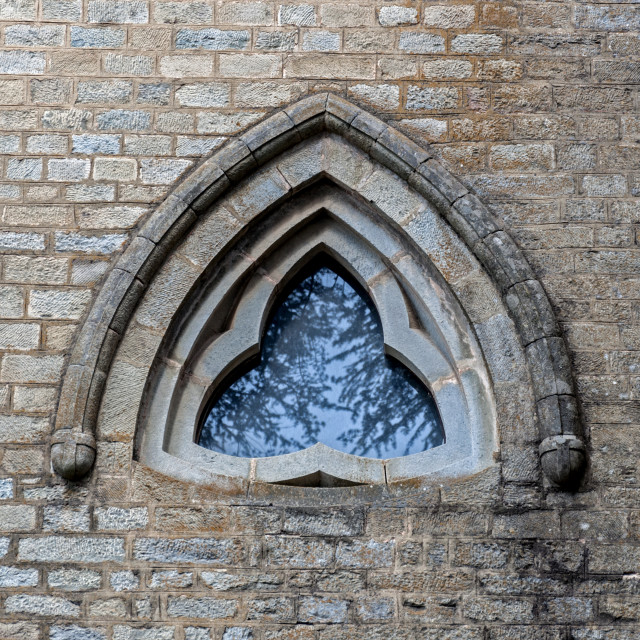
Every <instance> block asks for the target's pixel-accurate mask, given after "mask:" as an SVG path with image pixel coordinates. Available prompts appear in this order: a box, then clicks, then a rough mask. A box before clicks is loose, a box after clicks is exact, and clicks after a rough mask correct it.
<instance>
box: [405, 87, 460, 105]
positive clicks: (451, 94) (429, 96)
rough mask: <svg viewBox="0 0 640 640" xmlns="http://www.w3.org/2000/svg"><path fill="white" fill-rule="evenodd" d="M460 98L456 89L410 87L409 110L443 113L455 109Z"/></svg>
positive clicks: (408, 91) (408, 93)
mask: <svg viewBox="0 0 640 640" xmlns="http://www.w3.org/2000/svg"><path fill="white" fill-rule="evenodd" d="M459 100H460V96H459V93H458V89H457V88H456V87H445V88H433V87H425V88H422V87H419V86H417V85H409V87H408V89H407V109H410V110H412V111H413V110H428V111H436V110H437V111H442V110H444V109H455V108H456V107H457V106H458V102H459Z"/></svg>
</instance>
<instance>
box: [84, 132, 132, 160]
mask: <svg viewBox="0 0 640 640" xmlns="http://www.w3.org/2000/svg"><path fill="white" fill-rule="evenodd" d="M71 139H72V148H71V152H72V153H80V154H84V155H94V154H102V155H118V154H119V153H120V142H121V140H122V136H121V135H110V134H104V135H101V134H91V133H86V134H79V135H74V136H72V138H71Z"/></svg>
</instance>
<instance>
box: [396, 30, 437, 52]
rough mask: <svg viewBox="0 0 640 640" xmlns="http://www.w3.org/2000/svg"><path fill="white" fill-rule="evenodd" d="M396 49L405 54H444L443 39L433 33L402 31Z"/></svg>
mask: <svg viewBox="0 0 640 640" xmlns="http://www.w3.org/2000/svg"><path fill="white" fill-rule="evenodd" d="M398 48H399V49H400V50H401V51H405V52H406V53H444V49H445V46H444V38H443V37H442V36H441V35H438V34H435V33H423V32H421V31H403V32H401V34H400V40H399V42H398Z"/></svg>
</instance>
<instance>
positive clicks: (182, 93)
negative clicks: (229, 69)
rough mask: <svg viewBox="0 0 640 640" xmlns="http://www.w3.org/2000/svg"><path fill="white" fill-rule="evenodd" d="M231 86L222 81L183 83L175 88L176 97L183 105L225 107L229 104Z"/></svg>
mask: <svg viewBox="0 0 640 640" xmlns="http://www.w3.org/2000/svg"><path fill="white" fill-rule="evenodd" d="M230 93H231V87H230V86H229V85H228V84H226V83H222V82H199V83H195V84H185V85H182V86H181V87H180V88H179V89H177V90H176V99H177V100H178V102H179V104H180V105H181V106H183V107H225V106H227V105H228V104H229V99H230Z"/></svg>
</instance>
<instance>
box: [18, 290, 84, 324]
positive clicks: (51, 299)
mask: <svg viewBox="0 0 640 640" xmlns="http://www.w3.org/2000/svg"><path fill="white" fill-rule="evenodd" d="M90 300H91V292H90V291H63V290H55V289H34V290H33V291H32V292H31V296H30V298H29V306H28V310H27V315H28V316H29V317H30V318H43V319H44V318H49V319H57V320H67V319H68V320H72V319H73V320H77V319H79V318H80V317H81V316H82V314H83V313H84V311H85V309H86V307H87V305H88V304H89V301H90Z"/></svg>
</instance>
